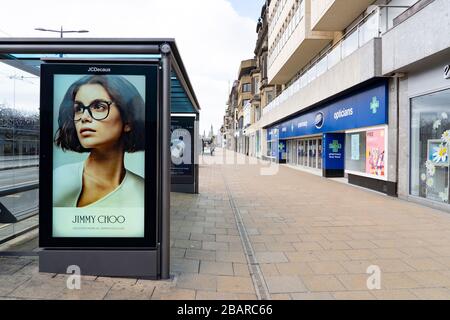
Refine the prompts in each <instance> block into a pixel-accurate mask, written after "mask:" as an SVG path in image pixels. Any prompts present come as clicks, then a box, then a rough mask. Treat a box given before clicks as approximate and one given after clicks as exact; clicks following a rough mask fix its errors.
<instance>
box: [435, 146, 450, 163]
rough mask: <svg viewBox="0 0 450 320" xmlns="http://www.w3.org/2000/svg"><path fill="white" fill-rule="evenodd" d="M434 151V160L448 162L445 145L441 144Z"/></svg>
mask: <svg viewBox="0 0 450 320" xmlns="http://www.w3.org/2000/svg"><path fill="white" fill-rule="evenodd" d="M434 151H435V152H434V153H433V161H434V162H447V156H448V155H447V147H446V146H444V145H442V144H441V145H440V146H439V147H437V148H434Z"/></svg>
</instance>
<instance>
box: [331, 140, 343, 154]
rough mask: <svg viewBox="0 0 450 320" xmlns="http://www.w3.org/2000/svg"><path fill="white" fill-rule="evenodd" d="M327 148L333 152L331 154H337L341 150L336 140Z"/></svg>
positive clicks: (340, 145)
mask: <svg viewBox="0 0 450 320" xmlns="http://www.w3.org/2000/svg"><path fill="white" fill-rule="evenodd" d="M329 147H330V149H331V150H333V152H339V150H340V149H341V148H342V144H340V143H339V141H337V140H333V143H330V145H329Z"/></svg>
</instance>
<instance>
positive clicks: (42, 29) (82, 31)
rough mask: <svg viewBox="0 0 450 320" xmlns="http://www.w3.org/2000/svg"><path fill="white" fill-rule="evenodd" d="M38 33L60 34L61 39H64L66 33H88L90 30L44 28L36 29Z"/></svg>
mask: <svg viewBox="0 0 450 320" xmlns="http://www.w3.org/2000/svg"><path fill="white" fill-rule="evenodd" d="M34 30H37V31H47V32H58V33H59V34H60V38H63V34H64V33H87V32H89V31H88V30H63V27H62V26H61V30H52V29H44V28H34Z"/></svg>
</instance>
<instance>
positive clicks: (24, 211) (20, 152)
mask: <svg viewBox="0 0 450 320" xmlns="http://www.w3.org/2000/svg"><path fill="white" fill-rule="evenodd" d="M32 66H36V61H32V60H30V61H17V60H16V61H13V60H10V59H0V97H1V98H0V208H2V209H3V210H2V211H1V212H0V243H1V242H2V241H3V240H4V239H7V238H9V237H11V236H13V235H14V234H17V233H20V232H21V231H24V230H26V229H27V228H33V227H37V225H38V219H37V214H38V201H39V195H38V182H39V151H40V146H39V140H40V139H39V138H40V137H39V101H40V100H39V99H40V97H39V94H40V87H39V86H40V79H39V77H38V76H37V75H36V74H39V73H38V72H36V67H32Z"/></svg>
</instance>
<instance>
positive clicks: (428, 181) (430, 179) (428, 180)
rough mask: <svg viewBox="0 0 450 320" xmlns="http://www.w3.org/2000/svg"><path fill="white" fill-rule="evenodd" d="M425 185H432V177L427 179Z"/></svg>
mask: <svg viewBox="0 0 450 320" xmlns="http://www.w3.org/2000/svg"><path fill="white" fill-rule="evenodd" d="M427 186H428V187H430V188H431V187H433V186H434V180H433V178H428V179H427Z"/></svg>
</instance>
